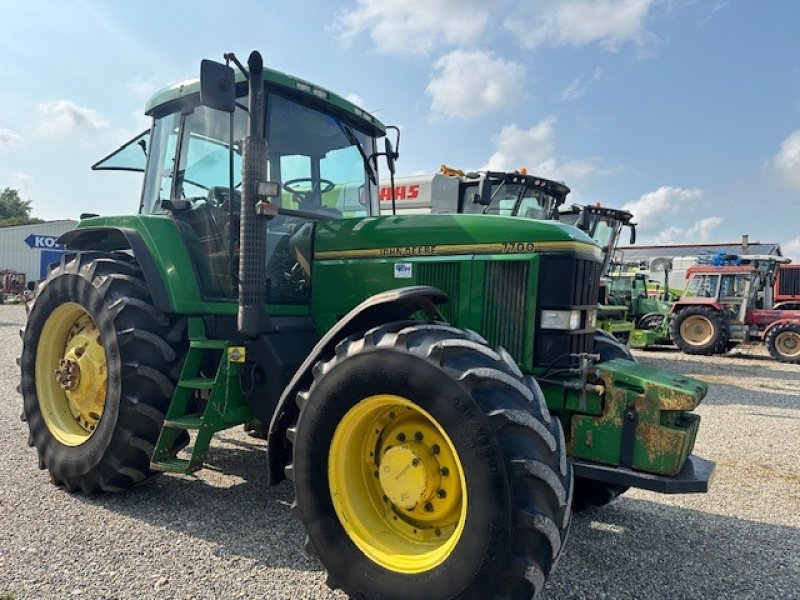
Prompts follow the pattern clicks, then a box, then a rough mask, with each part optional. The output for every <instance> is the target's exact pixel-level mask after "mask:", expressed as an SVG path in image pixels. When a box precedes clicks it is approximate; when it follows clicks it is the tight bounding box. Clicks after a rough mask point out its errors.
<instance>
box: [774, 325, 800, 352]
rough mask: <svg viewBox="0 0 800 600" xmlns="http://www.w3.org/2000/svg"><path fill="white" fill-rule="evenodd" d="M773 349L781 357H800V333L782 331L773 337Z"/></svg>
mask: <svg viewBox="0 0 800 600" xmlns="http://www.w3.org/2000/svg"><path fill="white" fill-rule="evenodd" d="M775 347H776V348H777V349H778V352H780V353H781V355H783V356H788V357H791V358H794V357H796V356H800V333H797V332H796V331H782V332H781V333H779V334H778V335H776V336H775Z"/></svg>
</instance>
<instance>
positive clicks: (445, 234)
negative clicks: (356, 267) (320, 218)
mask: <svg viewBox="0 0 800 600" xmlns="http://www.w3.org/2000/svg"><path fill="white" fill-rule="evenodd" d="M511 242H522V243H524V242H577V243H579V244H582V245H586V249H587V251H595V249H596V248H597V246H596V245H595V243H594V242H593V241H592V239H591V238H590V237H588V236H587V235H586V234H585V233H583V232H582V231H580V230H578V229H576V228H575V227H570V226H568V225H562V224H561V223H555V222H552V221H533V220H529V219H518V218H514V217H503V216H498V215H454V214H443V215H396V216H392V215H389V216H382V217H364V218H355V219H336V220H332V221H324V222H323V223H320V225H319V226H318V228H317V237H316V246H315V251H316V252H332V251H346V250H359V249H370V248H409V247H421V248H424V247H426V246H432V245H447V244H489V243H500V244H502V243H511Z"/></svg>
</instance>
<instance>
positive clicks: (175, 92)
mask: <svg viewBox="0 0 800 600" xmlns="http://www.w3.org/2000/svg"><path fill="white" fill-rule="evenodd" d="M235 75H236V81H237V83H242V82H244V81H245V77H244V75H243V74H242V73H241V72H240V71H239V70H238V69H236V70H235ZM264 81H265V82H266V85H267V87H271V88H275V89H279V90H280V89H283V90H285V91H289V92H294V93H297V94H302V95H304V96H306V97H307V99H310V100H312V101H313V102H316V103H325V104H327V105H329V106H332V107H336V108H338V109H341V110H344V111H346V112H348V113H350V115H351V118H352V119H354V120H357V121H359V122H361V123H362V124H363V126H364V127H365V128H366V130H367V131H374V133H375V135H379V136H380V135H385V133H386V127H385V126H384V124H383V123H381V122H380V121H379V120H378V119H376V118H375V117H374V116H372V115H371V114H369V113H367V112H366V111H365V110H363V109H361V108H359V107H357V106H356V105H355V104H353V103H352V102H349V101H348V100H345V99H344V98H342V97H341V96H339V95H338V94H334V93H333V92H330V91H328V90H326V89H324V88H322V87H320V86H318V85H316V84H313V83H309V82H308V81H304V80H302V79H300V78H298V77H293V76H292V75H287V74H286V73H282V72H280V71H275V70H273V69H268V68H267V67H264ZM237 87H238V86H237ZM306 87H308V88H313V89H316V90H318V91H323V92H325V94H326V98H325V99H324V100H323V99H321V98H319V97H318V96H317V95H315V94H314V93H313V91H312V90H311V89H305V88H306ZM199 98H200V79H199V78H198V79H188V80H186V81H179V82H178V83H175V84H173V85H171V86H168V87H166V88H164V89H162V90H159V91H158V92H156V93H155V94H154V95H153V96H152V97H151V98H150V99H149V100H148V101H147V104H146V105H145V114H146V115H154V116H160V114H161V113H162V112H165V111H166V112H174V111H173V110H172V109H171V107H170V105H171V104H173V103H175V102H180V101H184V100H186V101H188V102H191V103H192V104H194V105H197V104H199Z"/></svg>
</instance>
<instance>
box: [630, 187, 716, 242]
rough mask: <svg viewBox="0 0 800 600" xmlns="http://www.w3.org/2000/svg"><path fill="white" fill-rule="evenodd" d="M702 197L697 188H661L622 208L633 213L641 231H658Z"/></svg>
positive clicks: (689, 208) (700, 191)
mask: <svg viewBox="0 0 800 600" xmlns="http://www.w3.org/2000/svg"><path fill="white" fill-rule="evenodd" d="M702 196H703V192H702V190H699V189H697V188H692V189H685V188H676V187H669V186H662V187H660V188H658V189H657V190H656V191H654V192H649V193H647V194H644V195H642V196H641V197H640V198H639V199H638V200H634V201H633V202H628V203H627V204H625V205H623V207H622V208H624V209H625V210H627V211H630V212H631V213H633V217H634V219H635V222H636V223H639V225H638V229H640V230H641V231H658V230H664V229H665V228H667V227H668V226H669V224H670V223H671V222H672V221H673V220H674V218H675V217H676V216H677V215H680V214H685V213H686V211H687V210H691V208H693V207H694V206H696V205H697V203H698V202H699V201H700V199H701V198H702Z"/></svg>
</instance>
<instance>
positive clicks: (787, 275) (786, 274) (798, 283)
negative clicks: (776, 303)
mask: <svg viewBox="0 0 800 600" xmlns="http://www.w3.org/2000/svg"><path fill="white" fill-rule="evenodd" d="M779 273H780V276H779V279H778V295H779V296H800V268H797V267H788V268H787V267H781V268H780V270H779ZM776 299H777V298H776Z"/></svg>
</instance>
